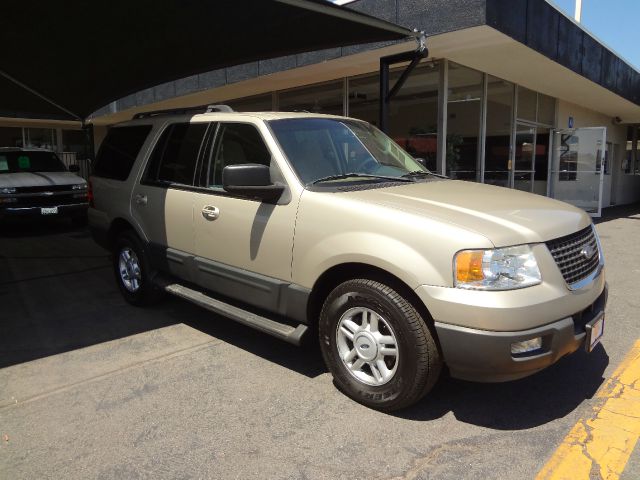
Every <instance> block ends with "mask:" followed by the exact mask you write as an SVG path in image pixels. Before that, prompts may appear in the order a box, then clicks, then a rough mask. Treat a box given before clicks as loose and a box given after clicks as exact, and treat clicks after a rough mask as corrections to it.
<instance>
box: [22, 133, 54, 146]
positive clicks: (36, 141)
mask: <svg viewBox="0 0 640 480" xmlns="http://www.w3.org/2000/svg"><path fill="white" fill-rule="evenodd" d="M24 134H25V141H26V146H27V147H31V148H46V149H47V150H56V149H57V143H58V142H57V141H56V131H55V130H54V129H53V128H25V129H24Z"/></svg>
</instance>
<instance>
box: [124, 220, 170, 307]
mask: <svg viewBox="0 0 640 480" xmlns="http://www.w3.org/2000/svg"><path fill="white" fill-rule="evenodd" d="M113 268H114V273H115V276H116V281H117V282H118V287H120V291H121V292H122V295H123V296H124V298H125V299H126V300H127V302H129V303H130V304H132V305H136V306H146V305H151V304H153V303H157V302H158V301H159V300H160V298H161V297H162V294H161V292H160V290H158V289H157V288H156V287H154V285H153V276H154V275H155V271H154V270H153V269H152V267H151V262H150V260H149V254H148V252H147V249H146V248H145V246H144V244H143V243H142V242H141V241H140V239H139V238H138V236H137V235H136V234H135V233H133V232H131V231H125V232H123V233H121V234H120V235H119V236H118V238H117V240H116V242H115V249H114V255H113Z"/></svg>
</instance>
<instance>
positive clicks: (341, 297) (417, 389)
mask: <svg viewBox="0 0 640 480" xmlns="http://www.w3.org/2000/svg"><path fill="white" fill-rule="evenodd" d="M352 308H366V309H369V310H372V311H373V312H375V313H376V314H378V315H379V316H380V317H382V318H383V319H384V321H385V322H386V323H387V324H388V326H390V327H391V329H392V330H393V334H394V335H395V339H396V344H397V357H396V358H395V361H394V362H393V363H394V364H395V362H397V366H396V370H395V373H394V374H393V376H392V377H391V379H390V380H388V381H387V383H385V384H383V385H369V384H367V383H365V382H364V381H361V380H360V379H358V378H355V376H354V375H353V374H352V373H351V372H350V371H349V369H348V368H347V366H346V365H345V363H344V362H343V360H342V358H341V356H340V354H339V351H338V339H337V336H338V325H339V322H340V319H341V317H342V316H343V315H344V314H345V312H347V311H353V310H351V309H352ZM318 327H319V328H318V330H319V336H320V347H321V349H322V356H323V357H324V361H325V363H326V365H327V368H328V369H329V371H330V372H331V374H332V375H333V379H334V383H335V384H336V386H337V387H338V388H339V389H340V390H341V391H342V392H344V393H345V394H346V395H347V396H349V397H351V398H352V399H354V400H355V401H357V402H359V403H362V404H363V405H366V406H368V407H370V408H374V409H376V410H382V411H393V410H398V409H401V408H405V407H408V406H410V405H412V404H414V403H416V402H417V401H418V400H420V399H421V398H422V397H423V396H424V395H426V394H427V392H429V390H431V388H433V386H434V385H435V383H436V381H437V380H438V377H439V375H440V371H441V369H442V360H441V357H440V353H439V350H438V347H437V345H436V342H435V340H434V337H433V335H432V333H431V331H430V330H429V328H428V326H427V324H426V322H425V320H424V319H423V318H422V316H421V315H420V313H419V312H418V311H417V310H416V308H414V306H413V305H412V304H411V302H409V301H408V300H406V299H405V298H404V297H403V296H402V295H400V294H399V293H398V292H397V291H396V290H394V289H393V288H391V287H389V286H387V285H385V284H383V283H380V282H377V281H374V280H367V279H354V280H348V281H346V282H344V283H342V284H340V285H339V286H338V287H336V288H335V289H334V290H333V291H332V292H331V293H330V294H329V296H328V297H327V299H326V300H325V302H324V305H323V307H322V311H321V313H320V320H319V326H318ZM356 336H357V335H356ZM365 347H366V345H365ZM349 348H351V347H349ZM367 348H368V347H367ZM353 349H354V350H356V349H355V343H353ZM356 358H357V357H356ZM366 368H368V367H365V370H366ZM370 371H371V372H373V370H372V369H370Z"/></svg>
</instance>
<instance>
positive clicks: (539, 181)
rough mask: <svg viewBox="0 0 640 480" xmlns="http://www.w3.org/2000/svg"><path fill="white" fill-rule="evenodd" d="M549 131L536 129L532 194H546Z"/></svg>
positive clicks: (541, 128)
mask: <svg viewBox="0 0 640 480" xmlns="http://www.w3.org/2000/svg"><path fill="white" fill-rule="evenodd" d="M550 132H551V131H550V130H549V129H548V128H544V127H538V128H537V129H536V150H535V159H534V167H535V173H534V176H533V178H534V186H533V193H537V194H538V195H546V194H547V175H548V172H549V139H550V137H549V134H550Z"/></svg>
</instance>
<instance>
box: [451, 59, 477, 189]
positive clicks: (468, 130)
mask: <svg viewBox="0 0 640 480" xmlns="http://www.w3.org/2000/svg"><path fill="white" fill-rule="evenodd" d="M482 79H483V74H482V73H481V72H478V71H476V70H472V69H470V68H466V67H463V66H462V65H457V64H455V63H450V64H449V92H448V103H447V175H449V176H450V177H451V178H457V179H461V180H478V179H479V178H478V177H479V175H478V171H477V170H478V169H477V164H478V144H479V143H478V136H479V134H480V111H481V106H482Z"/></svg>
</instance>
